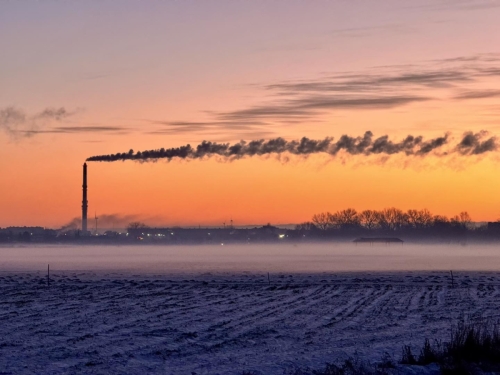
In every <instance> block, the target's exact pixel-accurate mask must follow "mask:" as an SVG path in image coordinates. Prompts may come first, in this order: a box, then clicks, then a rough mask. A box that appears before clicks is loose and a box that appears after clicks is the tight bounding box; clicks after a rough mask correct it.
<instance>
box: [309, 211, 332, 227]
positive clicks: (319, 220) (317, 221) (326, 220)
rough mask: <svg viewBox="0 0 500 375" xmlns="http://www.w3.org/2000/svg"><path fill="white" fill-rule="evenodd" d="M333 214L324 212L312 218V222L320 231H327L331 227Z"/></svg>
mask: <svg viewBox="0 0 500 375" xmlns="http://www.w3.org/2000/svg"><path fill="white" fill-rule="evenodd" d="M331 215H332V214H331V213H329V212H322V213H320V214H315V215H313V217H312V222H313V224H314V225H316V227H317V228H318V229H321V230H326V229H328V228H329V227H330V216H331Z"/></svg>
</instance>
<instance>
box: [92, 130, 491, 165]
mask: <svg viewBox="0 0 500 375" xmlns="http://www.w3.org/2000/svg"><path fill="white" fill-rule="evenodd" d="M486 134H487V133H486V132H484V131H481V132H479V133H476V134H474V133H472V132H467V133H465V134H464V135H463V138H462V139H461V140H460V142H459V143H458V144H457V145H456V146H455V147H454V148H453V151H452V152H458V153H460V154H461V155H478V154H483V153H485V152H490V151H495V150H497V148H498V145H497V142H496V137H491V138H489V139H487V140H482V139H483V138H484V136H485V135H486ZM449 137H450V136H449V134H445V135H444V136H442V137H438V138H434V139H430V140H428V141H424V139H423V137H422V136H417V137H415V136H412V135H409V136H407V137H406V138H404V139H403V140H401V141H399V142H394V141H391V140H390V139H389V137H388V136H387V135H384V136H381V137H378V138H376V139H373V133H372V132H370V131H367V132H366V133H365V134H364V135H363V136H362V137H350V136H348V135H343V136H341V137H340V138H339V140H338V141H337V142H334V141H333V138H330V137H327V138H325V139H322V140H313V139H309V138H306V137H304V138H302V139H300V140H298V141H297V140H294V141H287V140H285V139H283V138H275V139H270V140H267V141H265V140H263V139H261V140H258V141H251V142H245V141H240V142H238V143H235V144H233V145H231V144H229V143H216V142H210V141H203V142H201V143H200V144H199V145H198V146H196V148H193V147H191V145H186V146H181V147H177V148H168V149H165V148H161V149H158V150H147V151H138V152H135V153H134V151H133V150H130V151H129V152H126V153H117V154H109V155H98V156H92V157H90V158H88V159H87V161H107V162H112V161H119V160H122V161H123V160H136V161H155V160H158V159H167V160H171V159H173V158H180V159H200V158H203V157H205V156H206V157H210V156H222V157H224V158H227V159H231V160H232V159H239V158H242V157H245V156H254V155H267V154H281V153H284V152H288V153H290V154H294V155H311V154H317V153H327V154H330V155H332V156H335V155H337V153H339V152H340V151H344V152H346V153H348V154H350V155H367V156H368V155H374V154H381V155H393V154H404V155H406V156H410V155H415V156H425V155H428V154H430V153H431V152H432V151H434V150H437V149H439V148H441V147H443V146H444V145H446V144H447V143H448V142H449Z"/></svg>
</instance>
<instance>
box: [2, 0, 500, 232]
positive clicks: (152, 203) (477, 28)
mask: <svg viewBox="0 0 500 375" xmlns="http://www.w3.org/2000/svg"><path fill="white" fill-rule="evenodd" d="M499 25H500V1H499V0H446V1H445V0H432V1H431V0H429V1H425V0H422V1H416V0H413V1H409V0H408V1H402V0H387V1H383V0H381V1H371V0H370V1H368V0H366V1H357V0H349V1H347V0H345V1H344V0H338V1H335V0H330V1H326V0H323V1H320V0H318V1H305V0H286V1H285V0H248V1H243V0H241V1H234V0H211V1H204V0H199V1H194V0H186V1H181V0H178V1H167V0H165V1H159V0H157V1H37V2H35V1H2V2H1V3H0V51H1V55H0V56H1V58H0V145H1V147H0V171H1V174H2V177H1V178H0V213H1V214H0V227H5V226H11V225H40V226H46V227H53V228H57V227H60V226H61V225H64V224H66V223H68V222H69V221H71V220H72V219H73V218H77V217H79V216H80V214H81V184H82V181H81V174H82V164H83V162H84V161H85V159H86V158H87V157H89V156H93V155H101V154H109V153H116V152H127V151H128V150H129V149H134V150H135V151H139V150H149V149H157V148H162V147H164V148H170V147H178V146H182V145H185V144H188V143H189V144H191V145H192V146H195V145H197V144H198V143H200V142H201V141H203V140H208V141H216V142H230V143H234V142H238V141H240V140H246V141H250V140H257V139H270V138H276V137H283V138H285V139H287V140H293V139H300V138H301V137H303V136H306V137H309V138H312V139H322V138H324V137H327V136H330V137H334V138H335V139H338V138H339V137H340V136H342V135H344V134H347V135H349V136H362V135H363V134H364V133H365V131H371V132H373V134H374V137H379V136H383V135H387V136H388V137H389V138H390V139H391V140H394V141H400V140H401V139H403V138H404V137H406V136H408V135H414V136H423V137H424V139H431V138H434V137H439V136H443V135H445V134H449V139H450V143H449V145H447V146H446V147H447V148H445V149H443V150H440V152H435V153H431V154H429V155H427V156H425V157H421V156H416V155H410V156H406V155H404V154H395V155H389V156H388V155H370V156H367V155H364V154H362V155H355V156H352V155H348V154H343V153H339V154H338V155H336V156H335V157H332V156H329V155H326V154H318V155H311V156H309V157H303V156H294V155H286V154H282V155H267V156H255V157H247V158H243V159H240V160H233V161H226V160H223V159H221V158H217V157H213V158H208V157H207V158H203V159H202V160H191V161H187V160H176V159H173V160H172V161H170V162H167V161H164V160H158V161H157V162H147V163H139V162H135V161H125V162H114V163H101V162H92V163H89V192H88V195H89V213H90V215H89V216H93V214H94V212H97V215H98V216H102V217H105V215H110V216H112V217H114V218H115V219H113V220H109V221H108V223H105V224H104V225H107V226H110V227H111V226H116V227H123V226H124V225H126V223H127V222H129V221H133V220H141V221H144V222H146V223H147V224H149V225H169V226H170V225H186V226H187V225H189V226H191V225H196V226H197V225H222V223H223V222H226V223H228V222H229V220H230V219H231V218H232V219H233V220H234V223H235V224H236V225H245V224H266V223H268V222H270V223H272V224H286V223H299V222H303V221H308V220H310V219H311V216H312V215H313V214H315V213H319V212H323V211H331V212H333V211H336V210H339V209H344V208H347V207H352V208H355V209H357V210H363V209H382V208H384V207H392V206H394V207H398V208H401V209H404V210H407V209H410V208H417V209H421V208H428V209H429V210H431V211H432V212H433V213H435V214H441V215H448V216H452V215H454V214H457V213H459V212H460V211H468V212H469V214H470V215H471V216H472V218H473V220H475V221H488V220H497V219H499V218H500V173H499V172H500V168H499V165H500V164H499V162H500V157H499V155H500V154H499V153H500V150H499V151H496V150H491V151H489V152H484V153H481V154H477V155H476V154H471V153H468V154H465V155H463V154H462V153H457V152H453V150H454V149H453V145H456V144H457V143H458V142H459V141H460V139H461V138H462V137H463V134H464V133H466V132H473V133H474V134H479V135H480V136H481V137H482V138H481V139H483V140H484V139H491V137H495V136H497V135H499V134H500V26H499ZM481 131H484V133H480V132H481ZM494 141H495V142H497V141H496V140H495V139H494Z"/></svg>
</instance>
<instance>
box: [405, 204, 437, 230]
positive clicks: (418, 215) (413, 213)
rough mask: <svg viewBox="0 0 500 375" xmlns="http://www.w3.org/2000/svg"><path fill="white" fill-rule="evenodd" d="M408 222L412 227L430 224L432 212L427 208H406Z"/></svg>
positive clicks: (422, 226) (424, 226)
mask: <svg viewBox="0 0 500 375" xmlns="http://www.w3.org/2000/svg"><path fill="white" fill-rule="evenodd" d="M406 219H407V222H408V224H409V225H410V226H411V227H413V228H419V229H420V228H427V227H429V226H431V225H432V221H433V220H432V214H431V213H430V211H429V210H428V209H423V210H408V211H407V212H406Z"/></svg>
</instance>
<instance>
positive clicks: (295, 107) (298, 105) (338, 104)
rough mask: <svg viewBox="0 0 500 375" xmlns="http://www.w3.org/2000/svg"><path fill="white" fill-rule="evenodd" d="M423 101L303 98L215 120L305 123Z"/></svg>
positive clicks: (414, 98) (222, 115)
mask: <svg viewBox="0 0 500 375" xmlns="http://www.w3.org/2000/svg"><path fill="white" fill-rule="evenodd" d="M427 100H431V98H430V97H423V96H365V97H352V98H345V97H340V96H306V97H303V98H300V99H294V100H289V101H283V102H281V103H280V104H271V105H267V106H255V107H251V108H248V109H244V110H239V111H233V112H226V113H220V114H218V117H219V118H221V119H225V120H238V119H248V118H261V119H266V118H268V119H276V118H278V119H287V118H302V119H304V120H306V119H308V118H310V117H312V116H314V115H319V114H323V113H326V112H327V111H331V110H336V109H338V110H348V109H360V110H367V109H371V110H373V109H388V108H394V107H399V106H403V105H406V104H410V103H416V102H423V101H427Z"/></svg>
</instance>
